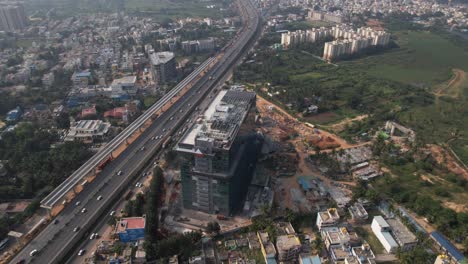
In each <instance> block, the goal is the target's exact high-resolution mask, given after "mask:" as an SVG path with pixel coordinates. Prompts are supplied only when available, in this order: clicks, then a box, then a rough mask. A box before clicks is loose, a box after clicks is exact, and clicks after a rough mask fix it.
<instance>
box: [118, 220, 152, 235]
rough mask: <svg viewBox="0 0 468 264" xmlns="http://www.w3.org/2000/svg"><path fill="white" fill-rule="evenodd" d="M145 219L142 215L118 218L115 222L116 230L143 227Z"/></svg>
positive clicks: (121, 230) (122, 230)
mask: <svg viewBox="0 0 468 264" xmlns="http://www.w3.org/2000/svg"><path fill="white" fill-rule="evenodd" d="M145 223H146V219H145V218H144V217H128V218H122V219H120V221H119V223H118V224H117V232H118V233H120V232H124V231H125V230H127V229H141V228H145Z"/></svg>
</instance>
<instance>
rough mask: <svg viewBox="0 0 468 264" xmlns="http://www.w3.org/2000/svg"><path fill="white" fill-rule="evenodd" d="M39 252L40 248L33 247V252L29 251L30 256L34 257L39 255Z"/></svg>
mask: <svg viewBox="0 0 468 264" xmlns="http://www.w3.org/2000/svg"><path fill="white" fill-rule="evenodd" d="M38 252H39V250H37V249H33V251H31V252H30V253H29V256H31V257H34V256H36V255H37V253H38Z"/></svg>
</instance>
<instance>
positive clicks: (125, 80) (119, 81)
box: [112, 76, 137, 85]
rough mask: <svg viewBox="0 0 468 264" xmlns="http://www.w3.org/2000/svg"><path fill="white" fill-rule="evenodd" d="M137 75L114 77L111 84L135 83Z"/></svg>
mask: <svg viewBox="0 0 468 264" xmlns="http://www.w3.org/2000/svg"><path fill="white" fill-rule="evenodd" d="M136 79H137V77H136V76H124V77H122V78H118V79H114V80H113V81H112V85H118V84H135V82H136Z"/></svg>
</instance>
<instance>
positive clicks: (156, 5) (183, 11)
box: [125, 0, 221, 21]
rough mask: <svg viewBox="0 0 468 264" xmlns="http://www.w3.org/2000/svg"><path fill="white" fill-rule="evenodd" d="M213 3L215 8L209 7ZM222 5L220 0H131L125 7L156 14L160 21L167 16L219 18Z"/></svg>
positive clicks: (130, 9)
mask: <svg viewBox="0 0 468 264" xmlns="http://www.w3.org/2000/svg"><path fill="white" fill-rule="evenodd" d="M211 5H214V8H207V6H211ZM220 7H221V5H220V2H219V1H186V0H182V1H169V0H156V1H151V0H129V1H126V2H125V9H127V10H129V11H137V10H138V11H140V12H143V13H148V14H151V15H155V18H156V19H157V20H159V21H162V20H164V19H166V18H172V19H174V18H182V17H212V18H219V17H220V16H221V12H220V11H219V8H220Z"/></svg>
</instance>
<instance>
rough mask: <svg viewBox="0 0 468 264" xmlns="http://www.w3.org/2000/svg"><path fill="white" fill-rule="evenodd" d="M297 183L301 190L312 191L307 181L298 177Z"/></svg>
mask: <svg viewBox="0 0 468 264" xmlns="http://www.w3.org/2000/svg"><path fill="white" fill-rule="evenodd" d="M297 181H298V182H299V185H301V187H302V189H304V190H306V191H309V190H310V189H312V188H311V187H310V184H309V181H308V180H306V179H305V178H304V177H299V179H297Z"/></svg>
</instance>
